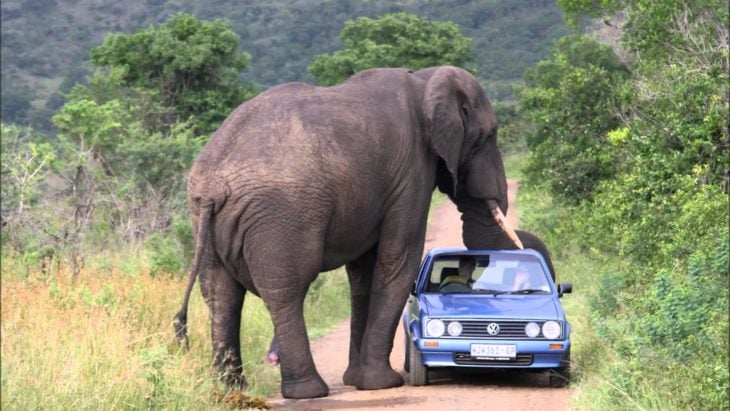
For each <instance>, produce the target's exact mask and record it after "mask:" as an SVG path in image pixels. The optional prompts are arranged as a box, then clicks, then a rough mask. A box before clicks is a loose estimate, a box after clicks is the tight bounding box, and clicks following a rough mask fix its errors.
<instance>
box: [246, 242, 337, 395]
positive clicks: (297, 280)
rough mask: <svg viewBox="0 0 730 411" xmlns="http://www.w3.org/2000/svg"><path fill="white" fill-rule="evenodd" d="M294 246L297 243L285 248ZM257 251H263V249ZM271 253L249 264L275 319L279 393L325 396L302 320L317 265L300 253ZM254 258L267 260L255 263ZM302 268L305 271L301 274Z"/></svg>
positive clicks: (322, 382) (252, 275)
mask: <svg viewBox="0 0 730 411" xmlns="http://www.w3.org/2000/svg"><path fill="white" fill-rule="evenodd" d="M273 249H274V247H272V248H271V250H273ZM293 249H296V247H290V248H288V250H293ZM258 252H259V253H262V254H265V253H266V252H265V251H263V250H258ZM274 255H276V258H274V257H271V258H266V257H264V258H262V259H260V260H259V259H254V258H251V259H250V261H249V262H248V264H249V269H250V271H251V277H252V278H253V279H254V283H255V285H256V289H257V290H258V292H259V295H260V296H261V298H262V299H263V300H264V303H265V304H266V308H267V309H268V310H269V313H270V314H271V319H272V321H273V323H274V333H275V335H276V340H277V341H278V343H279V350H278V355H279V367H280V370H281V394H282V396H283V397H285V398H297V399H298V398H317V397H324V396H327V395H328V394H329V387H327V384H326V383H325V382H324V380H323V379H322V377H321V376H320V375H319V373H318V372H317V369H316V367H315V366H314V360H313V358H312V352H311V351H310V348H309V340H308V338H307V329H306V325H305V322H304V297H305V294H306V290H307V288H308V286H309V283H310V282H311V281H312V279H314V278H315V277H316V275H317V273H318V268H319V267H318V266H315V265H314V264H312V263H311V262H310V263H309V264H307V263H306V258H304V257H303V256H297V257H298V258H290V257H291V256H287V253H286V252H283V251H280V252H279V253H275V254H274ZM256 261H267V262H268V263H267V264H256ZM291 262H296V263H291ZM306 267H309V270H307V269H306ZM314 267H316V268H314ZM305 272H306V273H307V274H302V273H305Z"/></svg>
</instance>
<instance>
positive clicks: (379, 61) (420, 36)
mask: <svg viewBox="0 0 730 411" xmlns="http://www.w3.org/2000/svg"><path fill="white" fill-rule="evenodd" d="M340 38H341V40H342V43H343V44H344V49H343V50H339V51H336V52H335V53H333V54H331V55H330V54H320V55H318V56H316V57H315V58H314V61H313V62H312V65H311V66H309V68H308V71H309V72H310V73H311V74H312V75H313V76H314V77H315V79H316V80H317V83H319V84H321V85H333V84H337V83H340V82H342V81H344V80H346V79H347V78H348V77H350V76H351V75H353V74H355V73H357V72H358V71H361V70H364V69H368V68H371V67H407V68H411V69H414V70H419V69H422V68H426V67H431V66H439V65H454V66H460V67H467V65H468V64H469V63H470V62H472V61H473V60H474V55H473V54H472V52H471V41H470V40H469V39H468V38H466V37H464V35H463V34H462V33H461V30H460V29H459V27H458V26H457V25H456V24H454V23H450V22H438V21H430V20H428V19H424V18H421V17H418V16H415V15H412V14H406V13H397V14H388V15H385V16H383V17H381V18H379V19H370V18H367V17H361V18H359V19H357V20H349V21H346V22H345V27H344V28H343V29H342V32H341V33H340Z"/></svg>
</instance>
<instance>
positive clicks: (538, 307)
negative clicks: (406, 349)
mask: <svg viewBox="0 0 730 411" xmlns="http://www.w3.org/2000/svg"><path fill="white" fill-rule="evenodd" d="M421 298H422V299H423V304H421V307H422V309H423V310H424V313H425V314H426V315H428V316H430V317H441V316H443V317H452V316H457V317H461V316H475V317H489V318H494V317H503V318H509V319H560V312H561V311H562V310H559V309H558V307H557V306H556V303H555V297H554V296H553V295H529V296H521V295H498V296H496V297H495V296H493V295H465V294H423V295H421Z"/></svg>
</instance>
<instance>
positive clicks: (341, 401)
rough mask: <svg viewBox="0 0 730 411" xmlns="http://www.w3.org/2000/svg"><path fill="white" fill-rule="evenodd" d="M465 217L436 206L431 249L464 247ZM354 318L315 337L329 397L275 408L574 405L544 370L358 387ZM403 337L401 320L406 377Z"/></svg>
mask: <svg viewBox="0 0 730 411" xmlns="http://www.w3.org/2000/svg"><path fill="white" fill-rule="evenodd" d="M508 183H509V191H510V195H509V203H510V207H509V212H508V214H507V218H508V219H509V220H510V222H511V223H512V225H513V227H517V225H518V221H519V220H518V213H517V210H516V203H515V195H516V192H517V188H518V185H517V183H516V182H515V181H511V180H510V181H508ZM462 245H463V243H462V240H461V220H460V215H459V212H458V211H457V210H456V207H455V206H454V205H453V204H452V203H451V202H450V201H446V202H444V203H443V204H441V205H440V206H439V207H438V208H436V209H435V210H433V214H432V216H431V221H430V223H429V226H428V231H427V233H426V246H425V249H426V250H428V249H430V248H432V247H436V246H462ZM349 330H350V323H349V321H344V322H342V323H341V324H339V325H338V326H337V327H336V328H335V330H334V331H333V332H332V333H331V334H329V335H326V336H324V337H321V338H318V339H317V340H315V341H312V343H311V347H312V355H313V356H314V362H315V364H316V365H317V370H318V371H319V373H320V374H321V375H322V378H324V380H325V381H326V382H327V384H328V385H329V387H330V395H329V396H328V397H326V398H317V399H312V400H287V399H284V398H282V397H281V396H276V397H274V398H271V399H270V400H269V404H271V405H272V407H274V408H275V409H288V410H307V411H310V410H311V411H313V410H386V409H387V410H393V409H397V410H419V411H431V410H434V411H445V410H495V411H499V410H509V411H523V410H542V411H559V410H567V409H569V408H570V390H569V389H567V388H550V387H548V386H547V377H545V376H544V375H542V374H526V373H500V372H494V373H487V374H473V373H472V374H460V373H454V372H451V371H431V373H430V377H429V385H428V386H425V387H410V386H408V385H405V386H403V387H398V388H391V389H387V390H377V391H358V390H356V389H355V388H353V387H348V386H345V385H344V384H343V383H342V374H343V373H344V372H345V368H346V367H347V356H348V349H349V341H350V331H349ZM403 358H404V339H403V328H402V327H401V326H400V325H399V326H398V332H397V333H396V336H395V341H394V344H393V352H392V353H391V355H390V363H391V365H392V366H393V367H394V368H395V370H396V371H398V372H400V373H401V374H402V375H403V376H404V378H406V380H407V374H406V373H405V371H403Z"/></svg>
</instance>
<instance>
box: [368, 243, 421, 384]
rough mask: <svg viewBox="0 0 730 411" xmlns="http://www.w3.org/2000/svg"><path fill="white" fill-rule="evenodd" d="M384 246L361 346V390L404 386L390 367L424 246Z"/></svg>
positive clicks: (399, 376)
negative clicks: (391, 355) (395, 342)
mask: <svg viewBox="0 0 730 411" xmlns="http://www.w3.org/2000/svg"><path fill="white" fill-rule="evenodd" d="M390 246H391V247H388V246H385V247H384V246H383V244H382V243H381V245H380V247H379V250H378V257H377V263H376V266H375V270H374V272H373V280H372V290H371V293H370V304H369V307H368V315H367V324H366V326H365V333H364V335H363V339H362V343H361V347H360V367H359V370H358V372H357V373H356V377H355V378H354V383H355V386H356V387H357V388H359V389H366V390H375V389H382V388H391V387H398V386H401V385H403V377H402V376H401V375H400V374H399V373H397V372H396V371H395V370H393V368H392V367H391V365H390V353H391V351H392V350H393V338H394V337H395V330H396V328H397V326H398V319H399V318H400V314H401V313H402V311H403V306H404V305H405V301H406V299H407V297H408V291H409V289H410V285H411V283H412V282H413V280H414V277H415V275H416V271H417V269H418V261H419V258H420V252H421V249H422V247H423V245H422V244H421V245H420V247H419V246H417V245H416V246H414V245H412V246H410V247H406V248H405V249H404V248H403V247H402V246H401V247H398V246H397V244H396V245H394V244H390Z"/></svg>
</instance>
